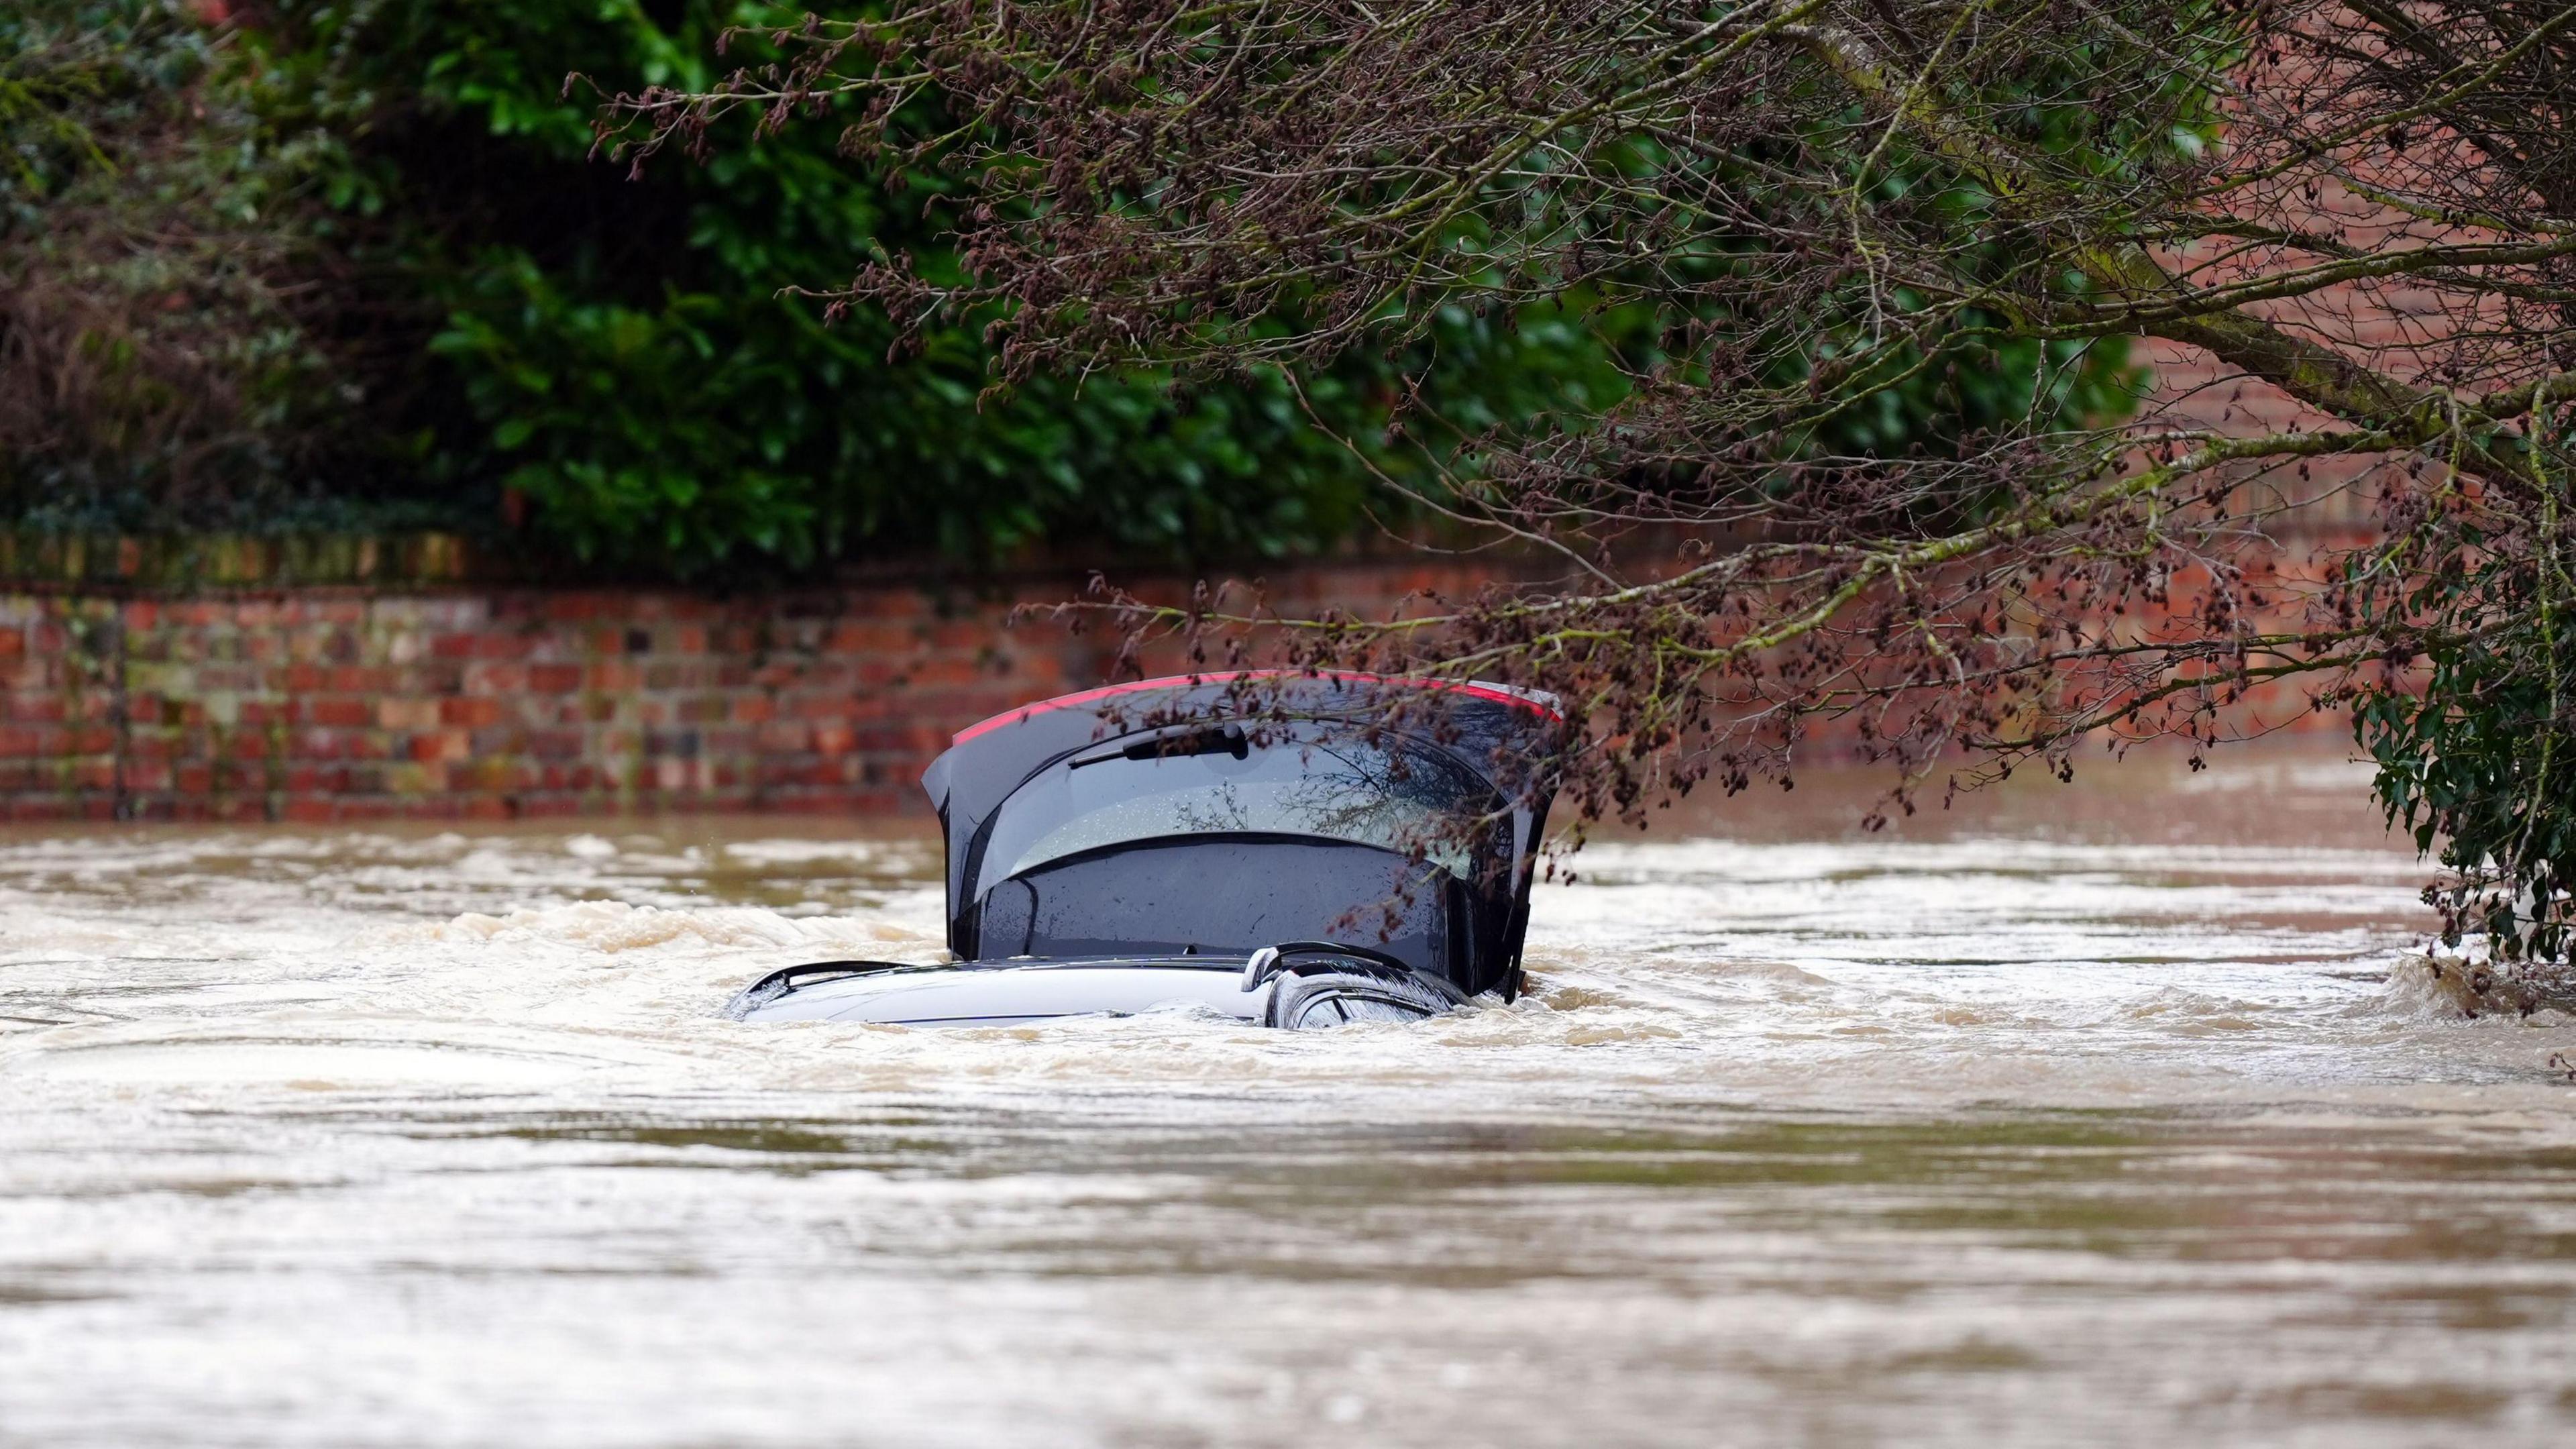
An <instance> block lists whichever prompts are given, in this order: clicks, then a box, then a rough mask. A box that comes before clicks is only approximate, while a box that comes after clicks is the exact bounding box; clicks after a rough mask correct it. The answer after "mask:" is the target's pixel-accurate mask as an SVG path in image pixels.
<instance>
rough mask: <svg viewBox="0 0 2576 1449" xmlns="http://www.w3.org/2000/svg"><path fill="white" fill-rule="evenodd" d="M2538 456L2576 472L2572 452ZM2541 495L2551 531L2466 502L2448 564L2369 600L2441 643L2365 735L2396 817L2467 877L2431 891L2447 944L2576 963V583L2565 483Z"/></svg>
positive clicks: (2456, 874) (2366, 724) (2369, 713)
mask: <svg viewBox="0 0 2576 1449" xmlns="http://www.w3.org/2000/svg"><path fill="white" fill-rule="evenodd" d="M2538 456H2540V457H2542V458H2544V459H2545V460H2547V462H2549V463H2550V464H2552V465H2554V466H2552V467H2551V468H2550V469H2549V470H2548V471H2550V472H2554V473H2558V476H2560V477H2564V476H2565V474H2564V473H2563V472H2559V471H2558V470H2559V469H2560V468H2563V467H2564V466H2565V465H2566V464H2567V463H2568V461H2569V459H2567V458H2566V457H2565V456H2563V455H2562V456H2558V457H2554V458H2552V457H2550V456H2549V454H2548V453H2547V452H2543V453H2541V454H2539V455H2538ZM2554 487H2563V484H2562V485H2554ZM2542 489H2543V491H2544V497H2543V507H2542V508H2541V509H2540V510H2539V517H2538V519H2537V520H2536V521H2535V520H2517V519H2514V518H2512V517H2511V516H2510V515H2500V516H2487V515H2486V514H2485V512H2484V510H2479V509H2475V508H2472V507H2469V506H2466V505H2465V504H2463V505H2460V506H2459V507H2458V513H2459V515H2460V518H2461V520H2462V521H2460V522H2459V523H2458V524H2457V525H2456V532H2455V533H2453V534H2452V535H2451V536H2450V537H2448V538H2447V539H2445V544H2446V547H2445V548H2444V550H2443V553H2442V555H2441V556H2440V557H2439V558H2436V559H2433V560H2430V561H2429V564H2428V566H2426V567H2423V568H2421V569H2417V570H2410V571H2407V572H2406V573H2405V574H2404V575H2402V577H2403V578H2404V580H2405V583H2404V584H2403V586H2402V592H2400V586H2398V585H2393V584H2392V585H2389V586H2386V587H2385V588H2383V589H2381V590H2378V591H2364V592H2362V594H2361V597H2362V598H2363V599H2364V600H2365V601H2366V602H2367V603H2368V604H2369V605H2370V606H2371V607H2372V608H2373V609H2374V611H2375V612H2380V613H2384V614H2387V615H2390V616H2392V617H2399V618H2405V619H2409V620H2416V621H2422V624H2423V627H2424V635H2423V637H2425V639H2426V640H2427V647H2426V648H2425V650H2424V653H2423V656H2422V658H2421V659H2420V660H2417V661H2413V663H2414V664H2415V670H2416V675H2415V677H2413V678H2409V677H2407V676H2405V675H2402V674H2401V675H2399V676H2398V677H2396V678H2395V679H2393V680H2391V681H2390V684H2389V687H2386V688H2383V689H2379V690H2375V691H2372V692H2369V693H2366V694H2365V695H2364V696H2363V697H2362V698H2361V699H2360V701H2359V703H2358V707H2357V709H2356V711H2355V716H2354V730H2355V733H2356V735H2357V737H2358V738H2359V740H2360V742H2361V744H2362V747H2363V748H2364V749H2366V750H2368V751H2369V753H2370V756H2371V758H2372V759H2373V760H2374V761H2376V762H2377V763H2378V766H2379V774H2378V777H2377V780H2376V782H2375V784H2376V788H2377V790H2378V793H2379V797H2380V799H2381V800H2382V801H2383V802H2384V803H2385V805H2386V806H2387V810H2388V818H2389V822H2390V823H2391V824H2393V825H2399V826H2402V827H2404V828H2405V829H2407V830H2408V831H2409V832H2410V833H2411V834H2412V835H2413V836H2414V840H2415V844H2416V847H2417V848H2418V849H2420V850H2423V851H2426V852H2432V851H2435V850H2439V852H2440V854H2441V860H2442V864H2443V865H2445V866H2447V867H2449V868H2450V870H2451V872H2452V875H2451V877H2450V878H2449V879H2448V880H2446V881H2444V882H2442V883H2441V884H2439V885H2437V886H2436V887H2435V888H2434V889H2433V890H2431V891H2430V892H2428V893H2427V899H2428V900H2429V901H2430V902H2431V903H2432V904H2433V905H2435V906H2436V907H2438V908H2439V909H2440V910H2441V911H2442V914H2443V925H2444V930H2443V934H2444V936H2445V938H2446V939H2447V940H2448V941H2449V942H2450V943H2451V944H2454V945H2456V944H2458V943H2459V941H2460V939H2461V937H2462V936H2463V935H2464V934H2466V933H2474V932H2483V933H2484V934H2485V935H2486V936H2487V938H2488V939H2489V941H2490V942H2491V943H2492V944H2493V945H2494V947H2495V948H2496V950H2497V952H2498V954H2499V955H2502V956H2504V957H2506V958H2508V959H2511V958H2529V959H2533V960H2539V961H2565V960H2567V959H2568V958H2569V956H2570V955H2571V954H2576V951H2571V948H2576V899H2571V897H2570V895H2569V887H2570V886H2571V884H2576V810H2571V808H2570V807H2571V805H2576V612H2571V611H2572V610H2576V577H2571V574H2570V570H2569V567H2568V560H2567V556H2566V555H2567V551H2568V549H2569V546H2570V542H2571V540H2570V539H2569V538H2568V536H2567V530H2566V524H2567V522H2569V521H2570V520H2562V518H2561V517H2560V509H2559V507H2558V505H2557V502H2556V500H2555V499H2553V498H2549V497H2548V496H2547V494H2548V493H2549V492H2550V491H2553V485H2550V484H2547V483H2544V484H2543V485H2542ZM2535 523H2536V526H2534V524H2535Z"/></svg>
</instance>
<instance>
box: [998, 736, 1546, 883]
mask: <svg viewBox="0 0 2576 1449" xmlns="http://www.w3.org/2000/svg"><path fill="white" fill-rule="evenodd" d="M1242 748H1243V754H1242V757H1241V758H1237V757H1236V756H1235V755H1234V754H1233V753H1231V752H1229V751H1225V750H1211V751H1209V752H1206V753H1200V754H1187V755H1168V756H1149V757H1147V758H1143V759H1131V758H1128V757H1126V756H1124V755H1122V754H1120V753H1119V752H1118V748H1117V746H1116V744H1114V743H1113V744H1109V745H1104V746H1100V747H1096V748H1094V749H1091V750H1086V751H1083V752H1082V753H1079V754H1076V755H1075V756H1073V758H1072V759H1071V760H1070V761H1067V762H1066V763H1063V764H1058V765H1056V766H1054V767H1052V768H1050V769H1048V770H1047V771H1046V772H1045V773H1043V774H1041V775H1039V776H1038V777H1037V778H1036V779H1034V780H1031V781H1030V782H1029V783H1028V784H1026V785H1023V786H1021V787H1020V789H1019V790H1018V791H1017V792H1016V793H1014V794H1013V795H1012V796H1011V798H1010V799H1008V800H1006V801H1004V802H1003V804H1002V808H1001V809H1000V810H999V811H997V812H995V814H994V816H993V824H992V830H991V833H990V834H989V835H987V836H986V837H985V846H984V855H983V864H982V867H981V868H980V869H979V870H978V871H977V872H976V877H977V878H976V881H975V884H974V896H975V898H977V899H980V898H981V897H982V896H983V894H984V892H985V891H987V890H990V889H991V888H992V887H993V886H994V885H995V884H997V883H999V882H1001V881H1004V880H1007V879H1009V878H1010V877H1012V876H1015V875H1018V874H1019V873H1021V872H1022V871H1025V870H1030V869H1033V868H1034V867H1037V866H1040V865H1044V864H1046V863H1047V862H1048V861H1051V860H1059V859H1062V858H1063V857H1065V856H1068V855H1073V854H1076V853H1077V852H1080V851H1085V850H1094V849H1098V848H1099V847H1101V846H1106V845H1124V844H1127V843H1129V842H1132V841H1139V840H1157V839H1163V838H1166V837H1169V836H1175V835H1196V834H1203V833H1208V832H1262V833H1273V834H1283V835H1309V836H1322V837H1324V838H1327V839H1332V840H1349V841H1356V842H1358V843H1360V844H1363V845H1375V846H1382V847H1384V848H1386V849H1389V850H1394V851H1399V852H1402V853H1404V854H1407V855H1413V854H1420V855H1421V856H1423V857H1424V858H1425V859H1428V860H1430V861H1432V862H1434V863H1437V864H1438V865H1440V866H1442V867H1445V868H1446V869H1448V870H1449V871H1450V872H1451V873H1453V874H1455V875H1458V876H1461V877H1465V876H1470V875H1472V874H1473V873H1474V872H1475V871H1477V870H1480V869H1482V868H1484V867H1485V866H1486V865H1487V864H1489V862H1487V861H1486V860H1484V859H1483V858H1482V857H1483V856H1484V855H1485V853H1486V852H1487V851H1488V850H1490V849H1492V847H1491V846H1490V845H1488V844H1485V842H1487V841H1490V840H1491V839H1492V838H1493V832H1492V831H1490V830H1485V831H1476V832H1475V833H1474V838H1473V839H1470V838H1469V831H1468V829H1466V828H1463V827H1465V826H1466V825H1468V824H1469V823H1471V822H1473V821H1474V820H1476V819H1477V817H1479V816H1488V815H1499V813H1500V811H1501V802H1500V800H1499V799H1498V798H1497V797H1496V796H1495V795H1494V793H1493V791H1492V790H1491V788H1490V787H1488V786H1487V785H1486V784H1485V783H1484V782H1483V781H1482V780H1480V779H1479V778H1477V776H1476V775H1475V773H1474V772H1472V771H1470V770H1468V769H1467V768H1466V767H1465V766H1463V765H1461V764H1459V763H1458V762H1457V761H1456V760H1454V759H1452V758H1450V757H1449V756H1448V755H1447V754H1446V753H1444V752H1442V751H1440V750H1438V749H1435V748H1432V747H1431V746H1428V745H1421V744H1416V743H1412V742H1409V741H1405V740H1401V739H1392V738H1391V739H1387V740H1385V741H1383V742H1382V743H1378V744H1371V743H1368V742H1366V741H1364V740H1360V739H1356V738H1352V737H1349V736H1347V735H1336V734H1334V733H1331V732H1328V731H1326V730H1324V729H1322V728H1319V727H1309V728H1306V729H1304V730H1302V731H1300V732H1298V733H1294V734H1290V735H1287V736H1286V737H1284V738H1283V737H1274V738H1272V739H1271V740H1270V741H1269V742H1268V743H1266V744H1261V745H1251V744H1245V745H1244V746H1242Z"/></svg>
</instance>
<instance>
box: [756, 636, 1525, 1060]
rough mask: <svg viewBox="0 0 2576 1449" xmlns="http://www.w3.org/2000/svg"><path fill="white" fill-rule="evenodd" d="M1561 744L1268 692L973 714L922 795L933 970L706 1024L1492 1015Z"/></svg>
mask: <svg viewBox="0 0 2576 1449" xmlns="http://www.w3.org/2000/svg"><path fill="white" fill-rule="evenodd" d="M1560 728H1561V721H1560V719H1559V717H1558V714H1557V711H1556V707H1555V701H1554V700H1553V699H1552V698H1551V697H1549V696H1546V695H1543V694H1538V693H1535V692H1529V691H1522V690H1515V689H1511V688H1508V687H1504V686H1498V685H1485V684H1453V683H1447V682H1436V681H1425V680H1418V679H1401V678H1388V677H1381V676H1375V675H1360V674H1302V673H1280V672H1241V673H1230V674H1204V675H1194V676H1189V677H1184V678H1174V679H1157V680H1147V681H1143V682H1140V683H1135V684H1126V685H1115V686H1111V687H1109V688H1106V689H1097V690H1091V691H1088V692H1085V693H1081V694H1071V695H1066V696H1063V697H1061V698H1058V699H1051V700H1046V701H1043V702H1040V703H1037V704H1032V705H1028V706H1026V707H1024V708H1021V709H1017V710H1013V711H1011V712H1009V713H1007V714H1003V715H998V716H995V717H994V718H992V719H989V720H986V721H984V722H983V723H981V724H978V725H975V726H973V727H971V728H969V729H966V730H964V731H961V732H960V733H959V734H958V735H957V736H956V739H955V742H954V743H953V745H952V746H951V747H950V748H949V750H948V751H947V752H946V753H945V754H943V755H941V756H940V757H939V758H938V759H937V760H936V761H934V762H933V763H932V764H931V766H930V769H929V770H928V771H927V772H926V773H925V774H924V775H923V776H922V785H923V787H924V788H925V789H927V790H928V791H929V793H930V798H931V801H932V803H933V804H934V805H935V806H936V807H937V809H938V812H939V818H940V821H941V824H942V826H943V828H944V831H945V834H946V838H947V916H948V947H949V950H950V951H951V952H952V953H953V954H954V955H955V956H956V957H957V959H956V960H955V961H954V962H951V963H948V964H944V965H939V966H900V965H893V964H889V963H882V962H857V961H845V962H824V963H818V964H816V965H812V966H798V967H791V968H788V969H787V970H784V971H778V972H773V973H771V974H770V975H768V976H766V977H763V978H762V979H761V980H760V981H758V982H756V983H754V984H753V985H752V986H751V987H750V988H748V989H747V990H745V991H744V992H743V994H742V995H741V996H739V997H737V998H736V1000H735V1004H734V1007H733V1013H734V1014H735V1015H736V1016H738V1017H740V1018H742V1019H745V1020H753V1021H793V1020H838V1021H868V1022H901V1023H909V1024H933V1023H939V1024H990V1023H998V1022H1015V1021H1029V1020H1038V1019H1045V1018H1051V1017H1059V1016H1069V1015H1080V1014H1086V1013H1099V1012H1109V1013H1128V1012H1136V1011H1142V1010H1146V1009H1148V1008H1151V1007H1157V1006H1167V1005H1176V1004H1178V1005H1196V1006H1200V1007H1204V1008H1208V1009H1211V1010H1214V1011H1216V1012H1218V1013H1221V1014H1223V1015H1227V1016H1232V1017H1236V1018H1239V1019H1242V1020H1246V1021H1259V1022H1264V1023H1266V1024H1269V1025H1273V1026H1288V1027H1313V1026H1326V1025H1337V1024H1339V1023H1340V1022H1343V1021H1348V1020H1361V1019H1411V1018H1416V1017H1422V1016H1427V1015H1431V1014H1433V1013H1435V1012H1439V1011H1444V1010H1447V1009H1449V1008H1451V1007H1454V1006H1457V1005H1460V1004H1463V1003H1464V1002H1466V1001H1467V1000H1468V999H1469V998H1470V997H1473V996H1476V995H1478V994H1480V993H1484V992H1498V993H1500V994H1502V995H1503V996H1504V997H1506V998H1508V997H1510V996H1511V995H1513V994H1515V993H1516V992H1517V991H1518V989H1519V986H1520V953H1521V939H1522V936H1523V934H1524V933H1525V931H1526V930H1527V928H1528V920H1529V894H1530V884H1531V876H1532V869H1533V863H1534V861H1535V858H1536V855H1537V851H1538V842H1539V833H1540V831H1541V829H1542V828H1543V826H1544V824H1545V820H1546V814H1547V807H1548V803H1549V800H1550V797H1551V794H1552V791H1553V776H1552V772H1551V769H1550V764H1551V761H1552V760H1553V758H1554V750H1555V748H1556V741H1557V738H1558V732H1559V730H1560Z"/></svg>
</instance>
